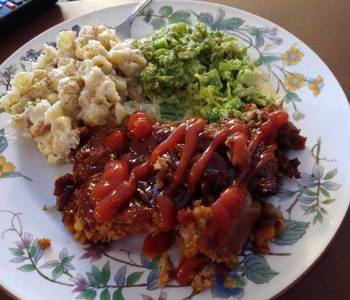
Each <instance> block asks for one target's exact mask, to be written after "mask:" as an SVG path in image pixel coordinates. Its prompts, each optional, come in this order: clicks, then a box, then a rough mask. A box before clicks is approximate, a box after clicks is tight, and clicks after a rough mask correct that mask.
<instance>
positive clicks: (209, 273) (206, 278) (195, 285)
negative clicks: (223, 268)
mask: <svg viewBox="0 0 350 300" xmlns="http://www.w3.org/2000/svg"><path fill="white" fill-rule="evenodd" d="M214 276H215V271H214V269H213V268H210V267H204V268H203V269H202V270H200V271H199V272H198V273H197V274H195V275H194V277H193V280H192V283H191V287H192V289H193V291H194V292H196V293H200V292H202V291H204V290H206V289H208V288H210V287H211V286H212V285H213V284H214Z"/></svg>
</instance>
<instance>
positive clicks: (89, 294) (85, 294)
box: [77, 289, 97, 300]
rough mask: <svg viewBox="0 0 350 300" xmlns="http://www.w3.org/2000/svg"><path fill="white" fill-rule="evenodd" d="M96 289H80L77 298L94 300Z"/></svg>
mask: <svg viewBox="0 0 350 300" xmlns="http://www.w3.org/2000/svg"><path fill="white" fill-rule="evenodd" d="M96 294H97V293H96V291H95V290H93V289H87V290H85V291H82V292H81V293H80V294H79V295H78V297H77V299H86V300H94V299H95V298H96Z"/></svg>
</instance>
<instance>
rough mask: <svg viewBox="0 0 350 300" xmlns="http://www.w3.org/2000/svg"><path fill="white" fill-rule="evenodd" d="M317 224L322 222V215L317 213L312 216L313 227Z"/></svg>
mask: <svg viewBox="0 0 350 300" xmlns="http://www.w3.org/2000/svg"><path fill="white" fill-rule="evenodd" d="M317 222H320V223H322V222H323V216H322V214H321V213H320V212H319V211H318V212H317V214H316V215H315V216H314V219H313V221H312V223H313V224H314V225H315V224H316V223H317Z"/></svg>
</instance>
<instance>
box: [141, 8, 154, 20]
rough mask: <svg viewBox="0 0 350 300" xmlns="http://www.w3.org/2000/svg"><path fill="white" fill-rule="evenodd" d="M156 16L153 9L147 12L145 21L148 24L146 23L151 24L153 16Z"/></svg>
mask: <svg viewBox="0 0 350 300" xmlns="http://www.w3.org/2000/svg"><path fill="white" fill-rule="evenodd" d="M153 14H154V10H153V9H152V8H151V9H149V10H147V11H146V13H145V15H144V17H143V20H144V21H145V22H146V23H149V22H150V21H151V19H152V15H153Z"/></svg>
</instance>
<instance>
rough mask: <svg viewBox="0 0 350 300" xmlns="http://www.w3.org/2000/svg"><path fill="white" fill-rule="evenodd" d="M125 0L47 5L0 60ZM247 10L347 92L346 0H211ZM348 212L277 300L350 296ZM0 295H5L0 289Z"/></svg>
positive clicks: (4, 42) (349, 37) (2, 50)
mask: <svg viewBox="0 0 350 300" xmlns="http://www.w3.org/2000/svg"><path fill="white" fill-rule="evenodd" d="M121 2H124V0H99V1H92V0H85V1H76V2H65V3H61V4H58V5H56V6H54V7H52V8H51V9H50V10H48V11H46V12H45V13H44V14H42V15H40V16H38V17H37V18H35V19H34V20H32V21H30V22H29V23H28V24H26V25H25V26H24V27H22V28H20V29H18V30H16V31H12V32H11V34H10V35H9V36H6V37H1V46H0V64H1V63H2V62H3V61H4V60H5V59H6V58H7V57H8V56H9V55H10V54H11V53H12V52H14V51H15V50H16V49H18V48H19V47H20V46H22V45H23V44H25V43H26V42H27V41H29V40H30V39H31V38H33V37H34V36H36V35H37V34H39V33H41V32H42V31H44V30H46V29H48V28H50V27H51V26H53V25H55V24H57V23H60V22H62V21H63V20H67V19H69V18H72V17H75V16H78V15H81V14H84V13H87V12H90V11H92V10H95V9H99V8H103V7H107V6H110V5H115V4H117V3H121ZM212 2H218V3H223V4H227V5H232V6H235V7H237V8H241V9H244V10H247V11H250V12H252V13H254V14H257V15H259V16H262V17H265V18H266V19H269V20H271V21H272V22H275V23H276V24H278V25H280V26H282V27H284V28H285V29H287V30H288V31H290V32H291V33H293V34H294V35H295V36H297V37H299V38H300V39H301V40H302V41H304V42H305V43H306V44H307V45H309V46H310V47H311V48H312V49H313V50H314V51H315V52H316V53H317V54H318V55H319V56H320V57H321V58H322V59H323V60H324V61H325V62H326V64H327V65H328V66H329V67H330V69H331V70H332V71H333V73H334V74H335V76H336V77H337V79H338V80H339V82H340V84H341V85H342V87H343V89H344V91H345V93H346V94H347V95H348V97H350V80H349V78H350V51H349V45H350V1H349V0H337V1H330V0H307V1H300V0H297V1H290V0H249V1H247V0H216V1H212ZM349 235H350V215H349V214H347V217H346V218H345V220H344V222H343V225H342V227H341V229H340V230H339V232H338V234H337V235H336V238H335V240H334V241H333V243H332V244H331V245H330V247H329V248H328V249H327V251H326V252H325V253H324V255H323V256H322V258H321V259H320V260H319V262H318V263H317V264H316V265H315V266H314V267H313V268H312V269H311V270H310V271H309V272H308V273H307V274H306V275H305V276H304V277H303V278H301V279H300V280H299V281H298V282H297V283H296V284H295V285H294V286H293V287H292V288H290V289H289V290H288V291H287V292H285V293H284V294H283V295H281V296H280V297H279V298H278V299H280V300H294V299H308V300H313V299H315V300H316V299H317V300H319V299H322V300H337V299H350V288H349V280H348V279H349V278H350V259H348V257H349V253H350V242H349V239H348V237H349ZM0 299H4V300H9V299H11V298H9V297H8V296H6V295H5V293H3V292H1V291H0Z"/></svg>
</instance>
